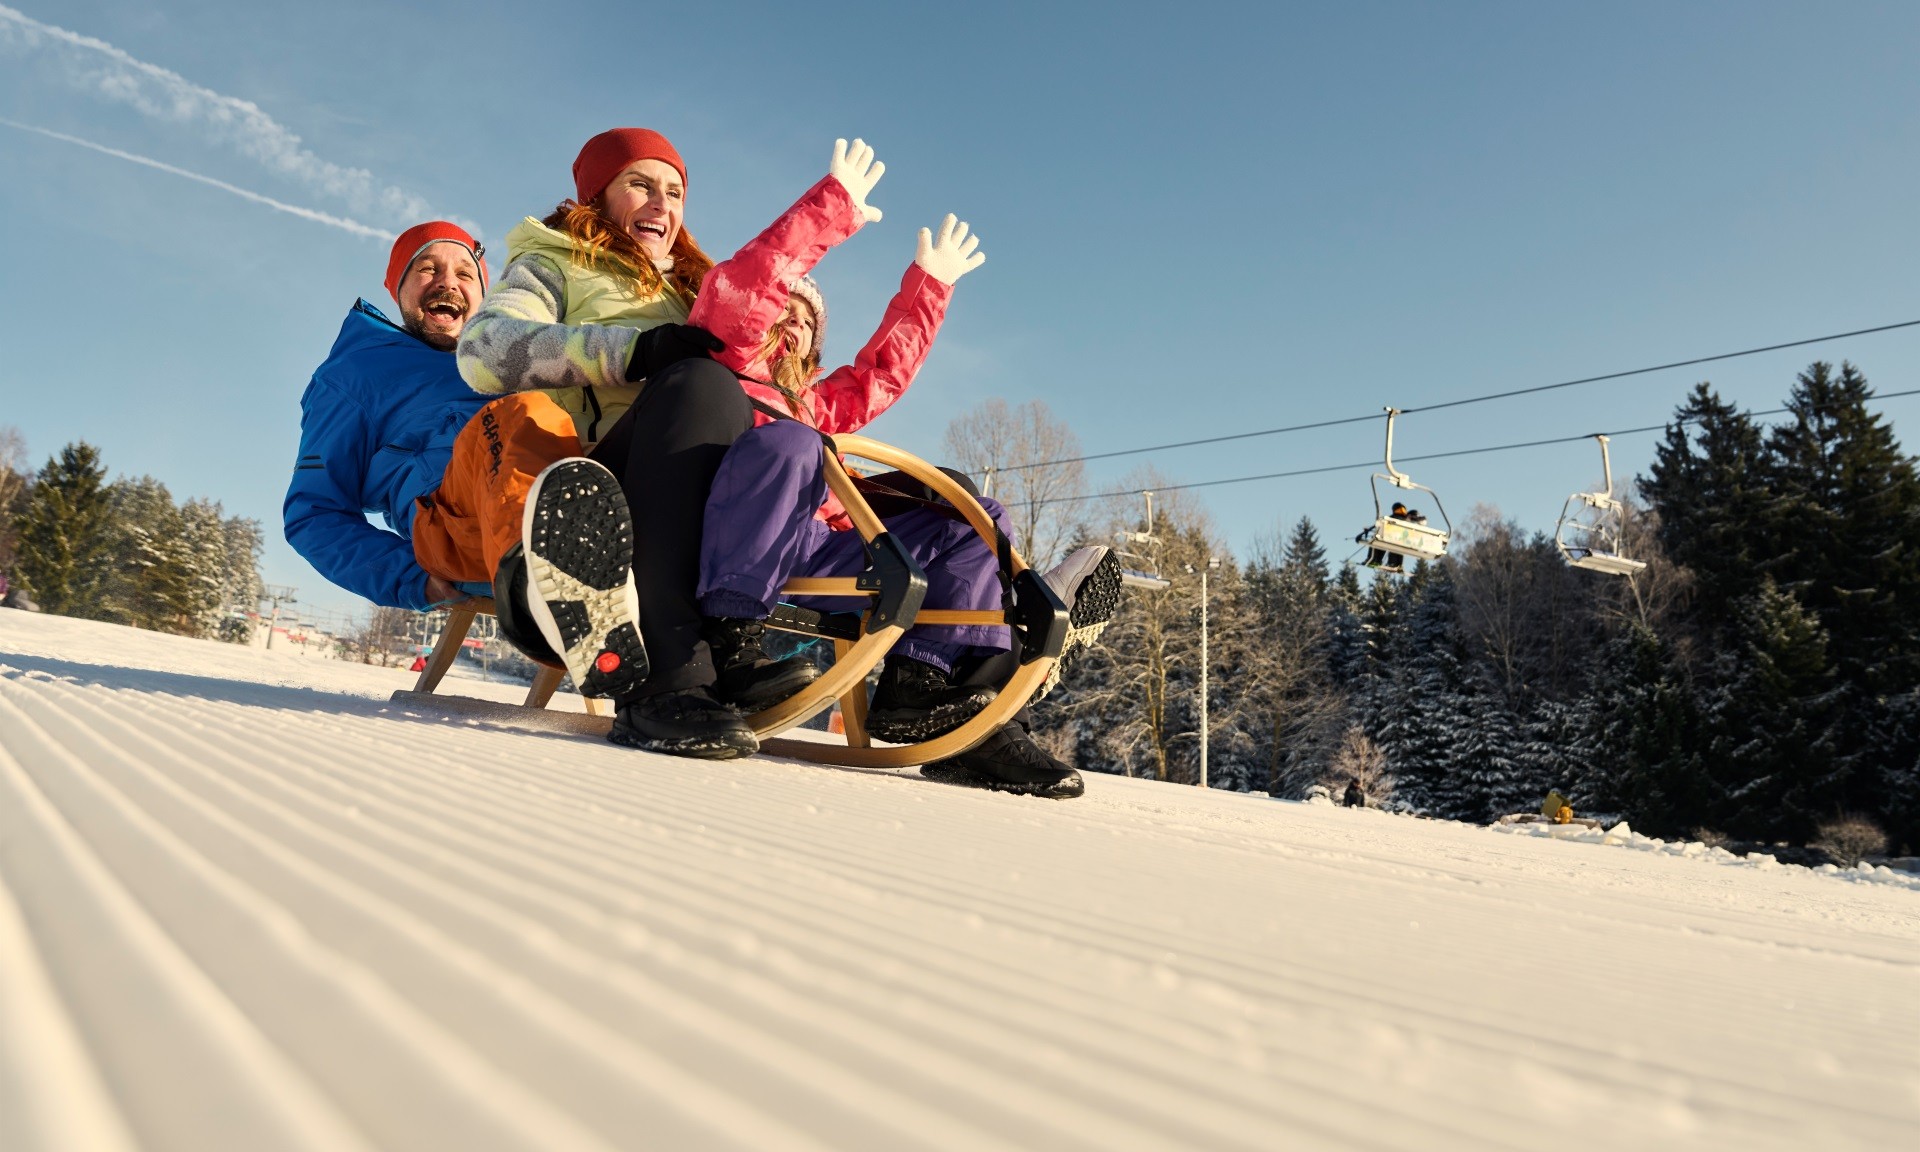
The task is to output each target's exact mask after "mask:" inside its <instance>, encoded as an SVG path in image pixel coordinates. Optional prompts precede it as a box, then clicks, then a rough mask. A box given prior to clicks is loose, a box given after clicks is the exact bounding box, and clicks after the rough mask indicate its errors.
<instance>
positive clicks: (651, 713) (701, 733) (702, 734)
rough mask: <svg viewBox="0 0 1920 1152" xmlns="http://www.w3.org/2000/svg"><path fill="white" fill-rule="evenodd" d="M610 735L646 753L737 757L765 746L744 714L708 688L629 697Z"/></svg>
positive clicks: (717, 757)
mask: <svg viewBox="0 0 1920 1152" xmlns="http://www.w3.org/2000/svg"><path fill="white" fill-rule="evenodd" d="M607 739H609V740H611V741H613V742H614V743H615V744H624V745H626V746H627V747H629V748H638V749H640V750H641V751H643V752H665V753H667V754H669V755H672V756H692V757H695V758H697V759H701V760H732V759H734V758H735V757H737V756H751V755H752V754H753V753H755V752H758V751H759V750H760V741H759V739H758V738H757V737H755V736H754V734H753V729H751V728H749V727H747V722H746V721H745V720H742V719H741V718H740V714H739V713H738V712H735V711H734V710H733V709H731V708H729V707H727V706H726V705H725V704H722V703H720V702H719V701H718V700H715V699H714V698H713V694H712V693H711V692H709V691H708V690H707V689H705V688H683V689H681V690H680V691H678V692H661V693H659V694H657V695H653V696H642V697H640V698H639V699H637V700H629V701H628V702H626V703H625V704H622V705H621V706H620V710H619V711H618V712H616V713H614V717H613V730H612V731H611V732H608V733H607Z"/></svg>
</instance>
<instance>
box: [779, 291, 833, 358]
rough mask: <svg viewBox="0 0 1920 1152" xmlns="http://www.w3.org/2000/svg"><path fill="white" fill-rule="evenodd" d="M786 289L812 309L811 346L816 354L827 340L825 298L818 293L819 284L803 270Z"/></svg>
mask: <svg viewBox="0 0 1920 1152" xmlns="http://www.w3.org/2000/svg"><path fill="white" fill-rule="evenodd" d="M788 291H789V292H791V293H792V294H793V295H795V296H798V297H800V299H802V300H805V301H806V302H807V305H808V307H810V308H812V309H813V348H814V352H815V353H816V354H818V353H819V351H820V348H821V347H822V346H823V345H825V344H826V342H827V298H826V297H825V296H822V295H820V285H818V284H815V283H814V282H813V277H811V276H808V275H807V274H805V273H804V272H803V273H801V274H800V277H799V279H797V280H795V281H794V282H793V284H792V285H791V286H790V287H789V288H788Z"/></svg>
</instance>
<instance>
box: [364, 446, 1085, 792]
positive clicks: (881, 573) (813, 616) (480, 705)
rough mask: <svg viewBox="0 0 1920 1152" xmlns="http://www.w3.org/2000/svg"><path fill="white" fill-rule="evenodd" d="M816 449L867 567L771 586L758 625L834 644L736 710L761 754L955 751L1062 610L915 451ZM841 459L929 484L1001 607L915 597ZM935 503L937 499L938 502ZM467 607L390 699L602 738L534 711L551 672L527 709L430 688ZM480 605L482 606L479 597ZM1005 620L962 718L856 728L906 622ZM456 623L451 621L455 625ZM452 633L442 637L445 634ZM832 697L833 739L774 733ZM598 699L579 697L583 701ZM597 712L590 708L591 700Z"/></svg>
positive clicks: (941, 755) (913, 760)
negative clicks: (757, 702) (898, 728)
mask: <svg viewBox="0 0 1920 1152" xmlns="http://www.w3.org/2000/svg"><path fill="white" fill-rule="evenodd" d="M827 441H828V443H827V444H826V445H824V446H823V448H822V451H823V452H824V454H825V460H826V479H827V486H828V488H830V489H831V490H832V491H833V493H834V495H836V496H838V497H839V498H840V502H841V504H842V505H844V506H845V507H846V509H847V514H848V516H849V517H850V518H851V519H852V521H853V526H854V531H857V532H858V533H859V534H860V537H861V539H863V540H864V541H865V542H866V545H867V557H868V565H867V570H866V571H865V572H863V573H861V574H860V575H859V576H847V577H806V578H795V579H792V580H789V581H788V582H787V584H786V586H785V587H784V588H782V589H781V593H782V602H781V603H780V604H778V605H776V606H775V608H774V611H773V614H772V615H771V616H770V617H768V619H767V625H768V627H771V628H777V629H780V630H783V631H788V632H796V633H801V634H804V635H808V636H814V637H819V638H824V639H829V640H832V641H833V646H834V663H833V666H832V667H831V668H829V669H828V670H827V671H826V672H825V673H823V674H822V675H821V676H820V678H819V679H818V680H816V681H814V682H813V683H812V684H810V685H808V686H807V687H806V688H803V689H801V690H800V691H799V692H798V693H796V694H795V695H793V696H791V697H789V698H788V699H786V700H782V701H780V702H779V703H777V704H774V705H772V706H771V707H769V708H766V709H764V710H763V711H760V712H758V713H755V714H754V715H751V716H748V717H747V718H746V720H747V723H748V724H749V725H751V726H752V727H753V730H754V732H755V734H757V735H758V736H760V737H761V740H760V747H761V749H762V750H763V751H766V752H769V753H772V754H773V755H776V756H788V757H792V758H794V759H798V760H810V761H814V762H816V763H826V764H844V765H849V766H854V767H862V768H904V767H911V766H914V765H919V764H930V763H933V762H934V761H936V760H945V759H948V758H950V757H953V756H957V755H959V754H960V753H962V752H964V751H966V750H967V749H969V748H971V747H973V746H974V745H975V744H978V743H979V742H980V741H982V740H984V739H986V738H987V736H988V735H989V734H991V733H992V732H993V731H994V730H995V729H996V728H998V727H1000V725H1002V724H1004V723H1006V722H1007V721H1008V720H1010V719H1012V717H1013V715H1014V713H1016V712H1018V711H1019V710H1020V708H1021V707H1022V706H1023V705H1024V704H1026V703H1027V701H1028V700H1029V699H1030V698H1032V697H1033V696H1034V695H1035V694H1036V693H1037V692H1038V691H1039V690H1040V688H1041V686H1042V685H1044V684H1045V683H1046V682H1047V679H1048V674H1049V673H1050V672H1052V671H1053V668H1054V666H1055V664H1056V663H1057V662H1058V660H1059V657H1060V652H1061V650H1062V648H1063V647H1064V646H1065V643H1066V637H1067V628H1068V623H1069V621H1068V614H1067V607H1066V605H1065V604H1064V603H1062V602H1061V600H1060V597H1059V596H1058V594H1056V593H1055V592H1054V591H1053V589H1052V588H1050V587H1048V586H1047V583H1046V581H1044V580H1042V579H1041V578H1040V575H1039V573H1037V572H1034V571H1033V570H1031V569H1029V568H1028V567H1027V564H1026V561H1025V560H1023V559H1022V558H1021V556H1020V554H1019V552H1017V551H1016V550H1015V549H1014V548H1013V546H1012V544H1011V543H1010V542H1008V541H1007V540H1006V539H1005V538H1004V537H1003V536H1001V535H1000V532H999V529H998V527H997V526H996V525H995V524H994V522H993V518H992V517H991V516H990V515H988V514H987V511H986V509H985V508H983V507H981V505H980V502H979V501H978V500H975V499H974V498H973V496H972V495H971V494H970V493H968V492H967V490H966V489H965V488H962V487H961V486H960V485H959V484H958V483H956V482H955V481H954V479H953V478H952V477H951V476H948V475H947V474H946V473H945V472H942V471H941V470H940V469H938V468H935V467H934V466H933V465H931V464H928V463H927V462H926V461H924V460H921V459H920V458H918V457H916V456H913V455H910V454H908V453H906V452H903V451H901V450H900V449H898V448H894V447H892V446H890V445H887V444H883V443H881V442H879V441H877V440H870V439H868V438H866V437H864V436H855V435H837V436H832V437H828V438H827ZM842 456H850V457H856V458H859V459H864V460H870V461H873V462H875V463H878V464H880V465H882V466H884V467H887V468H892V469H896V470H898V471H900V472H903V473H905V474H907V475H908V476H911V477H912V478H913V479H914V480H917V481H919V482H920V483H922V484H924V485H926V486H927V487H928V488H930V489H932V490H933V491H934V492H935V493H937V494H938V495H939V496H940V498H941V500H943V501H945V505H950V506H951V507H950V508H949V509H948V511H949V512H950V514H952V515H954V516H955V517H957V518H961V519H964V520H965V521H966V522H967V524H968V525H969V526H970V527H971V528H972V529H973V530H974V531H975V532H977V533H979V535H980V536H981V538H982V539H984V540H985V541H986V543H987V546H988V547H989V548H990V549H993V550H994V552H995V554H996V555H998V556H999V558H1000V567H1001V578H1002V588H1003V595H1002V606H1001V607H1000V608H997V609H980V610H974V609H955V608H946V607H943V606H939V605H926V604H925V600H926V595H927V577H926V573H925V572H923V571H922V570H921V568H920V566H919V564H917V563H916V562H915V561H914V559H913V557H912V556H911V555H909V554H908V552H907V551H906V549H905V548H904V547H902V546H901V545H900V544H899V542H898V541H897V540H895V539H894V538H893V537H892V536H891V535H889V534H888V532H887V529H886V525H885V524H884V523H883V522H882V521H881V519H880V517H879V515H878V514H877V513H875V512H874V510H873V508H872V506H871V505H870V504H869V503H868V502H867V498H866V496H865V495H864V494H863V492H862V489H861V487H860V485H859V483H858V482H857V481H855V479H854V478H853V476H852V474H851V473H849V471H848V470H847V467H846V465H845V464H844V463H842V461H841V457H842ZM943 507H945V506H944V505H943ZM818 597H829V598H832V600H835V601H839V600H844V599H848V598H851V599H852V601H853V602H854V603H861V602H863V601H864V602H865V604H866V607H865V609H864V610H860V611H835V610H822V609H818V608H813V607H803V606H801V605H799V604H796V603H793V602H791V601H793V600H800V599H812V598H818ZM475 608H476V606H475V605H471V604H470V605H468V606H466V608H464V609H461V610H456V611H455V612H454V613H453V614H452V615H450V616H449V621H448V629H447V633H446V635H445V636H443V638H442V640H441V643H440V644H439V645H437V646H436V648H435V650H434V654H433V656H432V657H430V658H429V662H428V669H427V671H426V672H423V673H422V674H421V678H420V682H419V683H418V684H416V685H415V690H414V691H412V692H396V693H394V700H395V701H396V702H400V703H405V704H415V705H428V704H429V703H430V702H431V703H434V704H438V705H440V706H441V707H442V708H443V709H451V710H456V711H460V712H465V713H469V714H476V715H483V716H494V717H501V718H505V717H507V716H512V717H514V718H517V719H523V720H532V721H534V722H537V723H541V724H542V726H545V727H553V728H560V729H563V730H567V731H574V732H580V733H583V734H594V735H604V734H605V733H606V731H607V729H608V727H609V726H610V725H611V723H612V718H611V717H610V716H607V715H604V714H601V715H588V716H578V715H569V714H563V713H555V712H548V711H544V709H543V706H544V705H545V704H546V703H547V701H548V700H549V699H550V698H551V696H552V694H553V689H554V687H555V686H557V685H558V683H559V680H560V677H561V673H560V672H558V671H557V670H556V671H551V672H550V673H549V674H548V675H546V676H544V677H542V679H541V680H540V681H539V682H537V683H536V685H535V688H534V690H533V692H532V693H530V694H529V696H528V700H527V705H526V706H519V707H515V706H511V705H500V704H494V703H491V702H488V701H479V700H465V699H462V698H460V697H447V696H438V695H434V694H433V691H434V688H435V687H436V686H437V684H438V682H439V679H440V676H441V674H442V673H444V672H445V669H446V665H448V664H450V663H452V660H453V655H454V653H455V652H456V651H457V649H458V645H459V643H460V637H461V636H464V635H465V632H466V629H467V627H468V626H470V625H471V624H472V622H473V615H474V609H475ZM487 608H491V604H490V603H489V604H488V605H487ZM916 623H917V624H944V625H979V624H1005V625H1008V626H1010V627H1011V628H1012V630H1013V646H1014V649H1015V651H1016V652H1017V653H1018V655H1019V667H1018V669H1017V670H1016V671H1015V672H1014V673H1013V675H1012V677H1011V678H1010V679H1009V680H1008V681H1007V683H1006V684H1004V685H1002V686H1001V687H1000V689H999V692H998V694H997V695H996V696H995V697H994V700H993V702H992V703H990V704H988V705H987V706H986V707H985V708H983V709H982V710H981V711H980V712H978V713H976V714H975V715H974V716H973V717H972V718H971V719H969V720H968V721H967V722H966V723H964V724H962V725H960V726H959V727H958V728H955V729H954V730H953V731H951V732H948V733H946V734H945V735H941V736H936V737H934V738H932V739H930V740H925V741H922V742H921V743H918V744H908V745H889V746H875V745H874V744H873V742H872V741H871V739H870V738H869V737H868V736H867V732H866V713H867V674H868V673H869V672H871V671H872V670H873V668H874V667H875V666H876V665H877V664H879V663H880V661H881V659H882V658H883V657H885V656H886V654H887V652H888V650H889V649H891V648H892V647H893V645H894V643H895V642H896V641H897V640H899V639H900V637H901V635H902V634H903V633H905V632H906V630H907V629H908V628H909V627H911V626H912V625H914V624H916ZM456 624H457V627H456V626H455V625H456ZM449 638H451V643H449ZM836 702H837V703H839V705H840V710H841V715H842V717H843V720H844V743H835V742H832V741H821V740H806V739H793V738H783V737H779V736H778V735H777V734H778V733H781V732H784V731H786V730H788V729H791V728H793V727H795V726H796V725H798V724H800V723H802V722H804V721H805V720H807V719H808V718H810V717H812V716H814V715H815V714H817V713H820V712H822V711H825V710H827V709H828V708H831V707H832V706H833V705H834V704H835V703H836ZM597 703H598V702H592V703H590V704H589V708H590V709H594V708H595V705H596V704H597ZM595 710H597V709H595Z"/></svg>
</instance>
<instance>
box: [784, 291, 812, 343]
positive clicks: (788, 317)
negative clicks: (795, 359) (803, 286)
mask: <svg viewBox="0 0 1920 1152" xmlns="http://www.w3.org/2000/svg"><path fill="white" fill-rule="evenodd" d="M818 325H819V321H818V320H816V319H815V318H814V315H813V308H812V306H811V305H809V304H808V303H807V302H806V301H805V300H802V299H800V298H799V297H798V296H793V297H789V298H788V300H787V310H786V311H785V312H782V313H781V314H780V322H779V327H780V331H781V333H782V334H783V335H785V336H786V338H787V339H786V347H787V352H788V353H789V354H791V355H795V356H805V355H806V354H807V353H809V352H811V351H813V333H814V329H815V328H816V327H818Z"/></svg>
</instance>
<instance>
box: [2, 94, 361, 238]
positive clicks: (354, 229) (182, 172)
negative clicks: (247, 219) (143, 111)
mask: <svg viewBox="0 0 1920 1152" xmlns="http://www.w3.org/2000/svg"><path fill="white" fill-rule="evenodd" d="M0 124H4V125H6V126H7V127H9V128H18V129H19V130H20V131H22V132H33V133H36V134H37V135H41V136H45V137H48V138H49V139H53V140H64V141H65V142H67V143H68V144H78V145H79V146H80V147H82V148H91V149H92V150H94V151H95V152H100V153H103V154H105V155H108V156H115V157H118V158H120V159H122V160H131V161H132V162H133V163H135V164H145V165H146V166H147V167H149V168H158V169H159V170H160V171H162V172H170V173H172V174H173V175H175V176H184V177H186V178H187V179H189V180H198V181H199V182H200V183H202V184H208V185H211V186H213V187H215V188H218V189H220V190H221V191H222V192H231V193H233V194H234V195H235V196H239V197H241V198H243V199H247V200H251V201H253V202H254V203H256V204H265V205H266V206H267V207H269V208H272V209H274V210H275V211H278V212H285V213H288V214H289V215H293V216H298V217H300V218H301V219H302V220H311V221H313V222H314V223H316V224H325V225H328V226H329V227H333V228H338V229H340V230H341V231H343V232H351V233H353V234H354V235H355V236H370V237H372V238H373V239H375V240H385V239H387V238H388V234H387V233H385V232H382V231H381V230H379V229H378V228H369V227H367V226H366V225H365V224H362V223H360V222H359V221H358V220H348V219H347V218H345V217H344V216H329V215H327V214H326V213H325V212H316V211H314V210H313V209H311V208H302V207H300V206H299V205H298V204H288V203H287V202H285V201H284V200H275V199H274V198H273V197H271V196H262V195H261V194H260V193H258V192H253V191H249V190H248V189H245V188H242V187H240V186H239V185H236V184H229V183H227V182H226V181H225V180H215V179H214V178H213V177H211V176H202V175H201V174H200V173H198V172H189V171H187V170H186V169H185V168H176V167H175V166H173V165H172V164H164V163H162V162H160V161H158V160H155V159H153V158H152V157H150V156H141V155H138V154H136V153H133V152H122V151H121V150H120V149H118V148H109V147H107V146H106V145H105V144H95V143H94V142H93V141H91V140H82V139H81V138H80V137H78V136H69V135H67V134H66V133H65V132H55V131H53V130H52V129H51V128H36V127H34V126H33V125H31V124H22V123H20V122H19V121H16V120H8V119H6V118H5V117H3V116H0Z"/></svg>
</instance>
